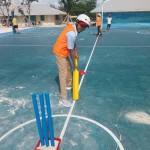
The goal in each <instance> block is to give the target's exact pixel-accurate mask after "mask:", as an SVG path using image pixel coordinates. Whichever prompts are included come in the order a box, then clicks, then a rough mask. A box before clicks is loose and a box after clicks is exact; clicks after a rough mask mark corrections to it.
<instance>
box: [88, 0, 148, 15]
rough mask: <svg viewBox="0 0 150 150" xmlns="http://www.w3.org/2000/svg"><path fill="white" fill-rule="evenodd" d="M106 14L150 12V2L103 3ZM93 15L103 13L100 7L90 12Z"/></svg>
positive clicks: (107, 0)
mask: <svg viewBox="0 0 150 150" xmlns="http://www.w3.org/2000/svg"><path fill="white" fill-rule="evenodd" d="M103 11H104V12H138V11H139V12H140V11H150V0H105V1H103ZM90 12H91V13H97V12H102V3H101V5H100V6H98V7H96V8H95V9H93V10H91V11H90Z"/></svg>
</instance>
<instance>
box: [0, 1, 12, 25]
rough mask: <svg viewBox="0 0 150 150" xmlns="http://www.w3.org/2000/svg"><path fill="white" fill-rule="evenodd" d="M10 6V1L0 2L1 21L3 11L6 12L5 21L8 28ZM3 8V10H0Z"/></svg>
mask: <svg viewBox="0 0 150 150" xmlns="http://www.w3.org/2000/svg"><path fill="white" fill-rule="evenodd" d="M10 5H11V0H7V1H6V0H0V10H1V14H2V15H3V19H4V17H5V10H6V12H7V21H6V26H10V23H9V19H10V16H9V6H10ZM2 7H3V9H2Z"/></svg>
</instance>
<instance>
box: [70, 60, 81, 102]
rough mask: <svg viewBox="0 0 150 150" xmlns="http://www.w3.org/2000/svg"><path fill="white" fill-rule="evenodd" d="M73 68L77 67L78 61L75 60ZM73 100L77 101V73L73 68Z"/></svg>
mask: <svg viewBox="0 0 150 150" xmlns="http://www.w3.org/2000/svg"><path fill="white" fill-rule="evenodd" d="M75 66H76V67H78V60H77V59H75ZM72 93H73V96H72V97H73V100H78V99H79V71H78V69H77V68H75V70H74V72H73V92H72Z"/></svg>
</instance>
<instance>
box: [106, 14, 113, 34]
mask: <svg viewBox="0 0 150 150" xmlns="http://www.w3.org/2000/svg"><path fill="white" fill-rule="evenodd" d="M106 19H107V29H106V32H109V31H110V27H111V23H112V17H111V14H109V15H108V17H107V18H106Z"/></svg>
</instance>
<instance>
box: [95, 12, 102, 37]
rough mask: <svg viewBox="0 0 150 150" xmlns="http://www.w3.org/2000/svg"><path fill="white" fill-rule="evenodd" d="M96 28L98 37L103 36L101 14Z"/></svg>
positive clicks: (97, 18)
mask: <svg viewBox="0 0 150 150" xmlns="http://www.w3.org/2000/svg"><path fill="white" fill-rule="evenodd" d="M96 26H97V35H100V36H101V35H102V31H101V26H102V20H101V14H98V15H97V17H96Z"/></svg>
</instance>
